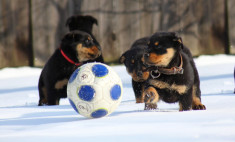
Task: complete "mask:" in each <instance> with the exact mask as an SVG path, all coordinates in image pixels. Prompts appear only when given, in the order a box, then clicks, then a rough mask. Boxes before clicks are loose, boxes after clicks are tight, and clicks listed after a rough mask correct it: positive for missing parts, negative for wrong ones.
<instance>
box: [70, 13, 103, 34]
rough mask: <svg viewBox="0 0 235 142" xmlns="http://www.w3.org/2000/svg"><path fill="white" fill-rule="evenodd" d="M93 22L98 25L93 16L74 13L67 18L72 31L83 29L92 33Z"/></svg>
mask: <svg viewBox="0 0 235 142" xmlns="http://www.w3.org/2000/svg"><path fill="white" fill-rule="evenodd" d="M93 24H96V25H98V21H97V20H96V19H95V18H94V17H92V16H83V15H74V16H71V17H69V18H68V19H67V21H66V26H68V27H69V30H70V31H73V30H81V31H85V32H88V33H92V27H93Z"/></svg>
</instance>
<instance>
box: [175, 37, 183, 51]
mask: <svg viewBox="0 0 235 142" xmlns="http://www.w3.org/2000/svg"><path fill="white" fill-rule="evenodd" d="M173 40H174V41H175V42H177V44H179V45H180V47H181V48H182V49H183V48H184V45H183V40H182V38H181V37H178V36H177V37H176V38H175V39H173Z"/></svg>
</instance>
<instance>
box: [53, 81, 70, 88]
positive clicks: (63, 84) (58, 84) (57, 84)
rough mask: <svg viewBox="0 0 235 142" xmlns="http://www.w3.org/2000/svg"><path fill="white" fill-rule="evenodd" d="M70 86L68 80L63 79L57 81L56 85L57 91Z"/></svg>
mask: <svg viewBox="0 0 235 142" xmlns="http://www.w3.org/2000/svg"><path fill="white" fill-rule="evenodd" d="M67 84H68V79H63V80H60V81H57V82H56V84H55V89H63V88H64V86H65V85H67Z"/></svg>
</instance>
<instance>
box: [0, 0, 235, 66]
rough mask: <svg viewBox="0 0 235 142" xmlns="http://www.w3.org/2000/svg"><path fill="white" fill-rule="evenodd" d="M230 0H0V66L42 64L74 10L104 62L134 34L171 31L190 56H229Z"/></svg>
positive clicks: (232, 39)
mask: <svg viewBox="0 0 235 142" xmlns="http://www.w3.org/2000/svg"><path fill="white" fill-rule="evenodd" d="M234 8H235V1H234V0H0V68H3V67H12V66H25V65H29V66H43V65H44V64H45V62H46V61H47V59H48V58H49V57H50V55H51V54H52V53H53V52H54V50H55V49H56V48H58V46H59V44H60V40H61V38H62V37H63V35H64V34H65V33H67V32H68V29H67V28H66V27H65V22H66V19H67V18H68V17H70V16H71V15H74V14H83V15H92V16H93V17H95V18H97V20H98V22H99V25H98V26H96V25H95V26H94V29H93V32H94V35H95V36H96V38H97V40H98V41H99V42H100V44H101V47H102V51H103V55H104V59H105V61H106V62H116V61H117V60H118V58H119V57H120V55H121V54H122V53H123V52H125V51H126V50H127V49H129V48H130V46H131V44H132V43H133V42H134V41H135V40H136V39H138V38H141V37H144V36H149V35H151V34H153V33H154V32H157V31H176V32H178V33H179V35H180V36H182V38H183V42H184V44H185V45H186V46H188V47H189V48H190V49H191V51H192V53H193V55H194V56H199V55H201V54H219V53H226V54H234V53H235V47H234V46H233V45H234V44H235V27H234V25H235V10H234Z"/></svg>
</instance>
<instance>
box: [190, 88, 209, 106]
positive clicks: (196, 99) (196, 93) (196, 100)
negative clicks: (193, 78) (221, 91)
mask: <svg viewBox="0 0 235 142" xmlns="http://www.w3.org/2000/svg"><path fill="white" fill-rule="evenodd" d="M192 94H193V103H192V109H193V110H205V109H206V107H205V105H203V104H202V103H201V91H200V89H199V88H198V87H197V86H196V85H194V86H193V93H192Z"/></svg>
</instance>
